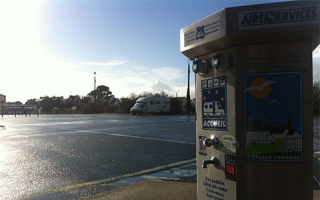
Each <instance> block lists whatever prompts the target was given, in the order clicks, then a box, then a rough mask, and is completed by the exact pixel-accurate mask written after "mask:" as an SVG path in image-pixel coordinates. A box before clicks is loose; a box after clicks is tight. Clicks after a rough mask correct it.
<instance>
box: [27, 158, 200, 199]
mask: <svg viewBox="0 0 320 200" xmlns="http://www.w3.org/2000/svg"><path fill="white" fill-rule="evenodd" d="M182 163H183V162H181V163H177V164H175V163H174V164H172V167H170V166H168V167H169V168H167V169H162V170H161V169H160V168H154V169H151V170H150V171H141V172H140V173H136V174H127V175H125V176H122V177H116V178H113V179H105V180H101V181H94V182H88V183H83V184H78V185H74V186H69V187H66V188H61V189H59V190H55V191H51V192H49V193H47V194H46V195H42V196H37V197H31V198H28V199H29V200H48V199H59V200H72V199H92V198H95V197H99V196H101V195H103V194H106V193H108V192H111V191H114V190H116V189H119V188H122V187H126V186H130V185H134V184H138V183H147V182H153V181H170V182H179V183H193V184H196V182H197V169H196V161H195V159H191V160H187V161H185V163H184V164H182ZM179 164H182V165H179ZM175 165H176V166H175ZM159 170H160V171H159ZM137 174H139V175H137Z"/></svg>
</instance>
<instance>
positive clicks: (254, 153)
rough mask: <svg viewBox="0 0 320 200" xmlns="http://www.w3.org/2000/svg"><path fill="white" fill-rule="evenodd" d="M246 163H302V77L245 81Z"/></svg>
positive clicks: (278, 76)
mask: <svg viewBox="0 0 320 200" xmlns="http://www.w3.org/2000/svg"><path fill="white" fill-rule="evenodd" d="M244 103H245V141H246V143H245V147H246V148H245V149H246V159H247V160H248V161H302V152H303V146H302V138H303V133H302V92H301V73H300V72H287V73H268V74H251V75H246V76H245V77H244Z"/></svg>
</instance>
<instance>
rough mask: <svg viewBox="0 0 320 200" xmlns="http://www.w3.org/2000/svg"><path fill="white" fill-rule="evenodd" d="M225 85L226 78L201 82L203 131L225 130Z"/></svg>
mask: <svg viewBox="0 0 320 200" xmlns="http://www.w3.org/2000/svg"><path fill="white" fill-rule="evenodd" d="M226 85H227V80H226V76H222V77H217V78H210V79H205V80H202V81H201V90H202V113H203V116H202V129H203V130H227V104H226V102H227V89H226Z"/></svg>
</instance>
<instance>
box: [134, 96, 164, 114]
mask: <svg viewBox="0 0 320 200" xmlns="http://www.w3.org/2000/svg"><path fill="white" fill-rule="evenodd" d="M169 112H170V98H169V97H141V98H139V99H138V100H137V101H136V103H135V104H134V106H133V107H132V108H131V109H130V113H131V114H133V115H135V114H139V115H142V114H157V113H159V114H164V113H169Z"/></svg>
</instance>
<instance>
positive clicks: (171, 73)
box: [151, 67, 183, 81]
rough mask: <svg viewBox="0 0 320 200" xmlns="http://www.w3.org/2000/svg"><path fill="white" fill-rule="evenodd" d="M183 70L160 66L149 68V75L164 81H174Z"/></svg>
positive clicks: (180, 75) (179, 76)
mask: <svg viewBox="0 0 320 200" xmlns="http://www.w3.org/2000/svg"><path fill="white" fill-rule="evenodd" d="M182 74H183V72H182V71H181V70H180V69H177V68H172V67H161V68H156V69H152V70H151V76H152V77H157V78H159V79H161V80H164V81H174V80H178V79H180V78H181V77H182Z"/></svg>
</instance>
